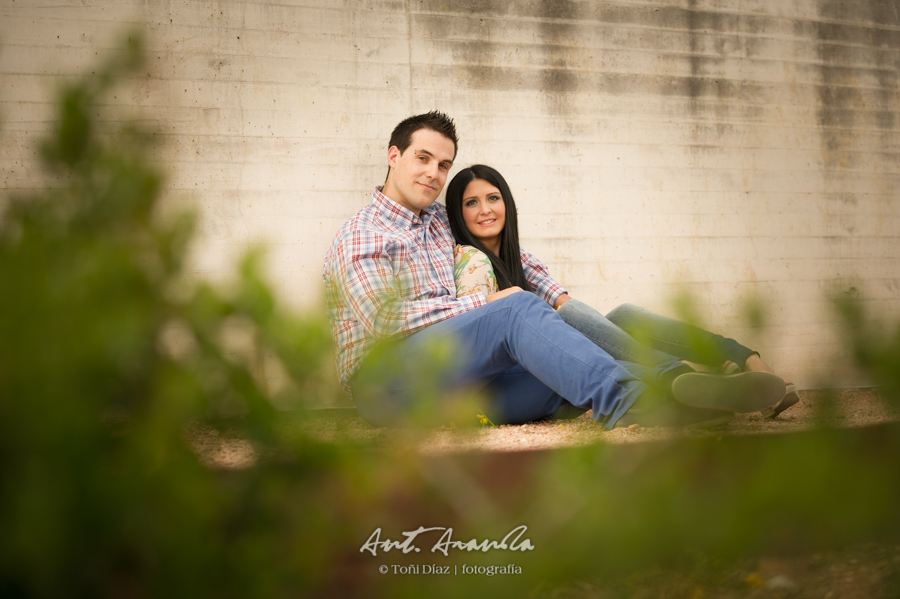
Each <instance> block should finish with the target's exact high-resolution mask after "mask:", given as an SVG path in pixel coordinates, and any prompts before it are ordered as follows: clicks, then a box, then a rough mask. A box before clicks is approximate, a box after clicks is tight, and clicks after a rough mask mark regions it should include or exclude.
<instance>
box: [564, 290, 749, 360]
mask: <svg viewBox="0 0 900 599" xmlns="http://www.w3.org/2000/svg"><path fill="white" fill-rule="evenodd" d="M557 313H558V314H559V315H560V316H561V317H562V319H563V320H564V321H565V322H566V323H567V324H568V325H569V326H571V327H572V328H574V329H576V330H578V331H580V332H581V333H582V334H583V335H584V336H585V337H587V338H588V339H590V340H591V341H593V342H594V343H595V344H596V345H597V346H599V347H601V348H603V349H604V350H605V351H606V352H607V353H609V355H611V356H612V357H613V358H615V359H616V360H624V361H627V362H634V363H636V364H642V365H644V366H649V367H657V366H660V365H663V364H668V363H671V362H672V360H689V361H691V362H697V363H699V364H706V365H709V366H721V365H722V363H724V362H725V360H731V361H732V362H734V363H735V364H737V365H739V366H741V367H743V365H744V362H746V361H747V358H749V357H750V356H751V355H753V354H757V352H755V351H753V350H752V349H749V348H746V347H744V346H743V345H741V344H740V343H738V342H737V341H735V340H734V339H729V338H727V337H723V336H721V335H716V334H714V333H710V332H709V331H705V330H703V329H701V328H699V327H695V326H693V325H690V324H687V323H684V322H681V321H678V320H675V319H674V318H668V317H666V316H661V315H659V314H655V313H653V312H651V311H649V310H645V309H644V308H640V307H638V306H635V305H632V304H622V305H621V306H619V307H618V308H616V309H614V310H613V311H612V312H610V313H609V314H607V315H606V316H603V315H602V314H600V312H598V311H597V310H595V309H593V308H591V307H590V306H588V305H587V304H585V303H582V302H580V301H578V300H576V299H570V300H569V301H567V302H566V303H564V304H563V305H562V306H560V307H559V309H558V310H557ZM757 355H758V354H757Z"/></svg>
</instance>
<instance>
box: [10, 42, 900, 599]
mask: <svg viewBox="0 0 900 599" xmlns="http://www.w3.org/2000/svg"><path fill="white" fill-rule="evenodd" d="M141 56H142V53H141V44H140V39H139V37H138V36H134V35H133V36H132V38H131V41H130V43H129V44H128V46H127V51H123V52H121V53H120V54H118V55H117V56H116V57H115V58H114V59H113V60H112V61H111V62H110V63H108V64H106V65H105V66H103V67H102V68H100V69H98V70H97V73H98V74H97V75H96V76H93V77H88V78H86V79H84V80H81V81H79V82H77V83H75V84H73V85H71V86H70V87H68V88H66V89H65V90H64V91H63V98H62V100H61V102H60V103H59V107H60V111H61V112H60V116H59V126H58V128H57V129H56V131H55V132H54V135H53V137H52V138H51V139H49V140H48V141H47V143H46V144H45V146H44V152H43V156H44V160H45V165H46V166H47V168H48V170H49V171H50V172H51V173H52V176H53V177H54V180H56V181H60V180H61V181H63V182H64V183H63V184H61V185H58V186H56V187H55V188H54V187H52V186H51V185H49V184H48V185H47V186H46V189H43V190H40V191H37V192H35V193H32V194H29V195H28V196H27V197H18V198H14V199H11V200H10V202H9V205H8V209H7V210H6V212H5V213H4V215H3V216H2V220H0V281H2V284H3V291H2V293H0V530H2V539H3V540H2V542H0V596H2V597H53V598H56V597H167V598H168V597H180V596H185V597H188V596H189V597H239V598H244V597H266V598H271V597H301V596H303V597H306V596H325V597H340V596H366V597H421V596H423V595H427V596H430V597H453V596H460V595H464V594H468V595H472V594H477V595H483V594H488V593H493V594H497V595H498V596H524V595H526V594H527V593H529V592H531V591H533V590H534V589H536V588H543V589H545V590H546V589H547V588H548V586H547V585H550V588H552V585H554V584H562V583H564V582H566V581H568V580H571V579H572V578H573V577H579V576H596V575H603V576H625V575H627V574H628V573H630V572H632V571H633V570H634V569H636V568H641V567H648V566H652V565H654V564H672V563H674V564H677V563H679V562H680V561H683V560H684V559H685V556H690V555H694V554H695V553H694V552H705V553H707V554H710V555H716V556H724V557H728V556H737V555H746V554H752V553H756V554H759V553H766V552H768V553H771V552H778V551H787V552H789V551H800V550H810V549H815V548H820V547H825V546H833V545H836V544H842V543H848V542H855V541H859V540H873V539H874V540H880V539H888V540H894V541H896V540H897V539H898V538H900V519H898V518H897V516H896V514H895V511H896V505H897V500H898V496H900V474H898V471H897V469H896V466H895V463H896V456H897V454H898V452H900V442H898V439H900V436H898V434H897V427H896V426H893V425H892V426H885V427H880V428H878V429H874V430H871V431H865V430H864V431H818V432H815V433H809V434H803V435H785V436H779V437H777V438H773V437H770V438H754V439H750V438H744V439H729V438H724V439H717V438H714V437H709V438H702V439H681V440H675V441H669V442H665V443H645V444H640V446H638V447H608V446H602V445H599V446H593V447H584V448H577V449H568V450H562V451H557V452H552V453H540V452H531V453H520V454H509V455H490V454H487V455H484V454H482V455H461V456H443V457H441V456H437V457H423V456H422V455H420V454H419V453H418V452H416V451H412V450H410V449H411V448H410V447H408V446H404V445H402V444H401V445H400V446H399V449H392V448H391V447H378V448H371V447H369V448H366V447H354V446H332V445H322V444H317V443H314V442H311V441H309V440H308V439H306V438H305V437H303V436H302V435H300V434H288V433H287V432H286V431H287V430H288V428H289V427H284V426H280V425H278V424H279V421H280V420H283V417H280V416H279V414H278V413H276V412H275V411H274V410H273V408H272V406H271V403H270V402H269V400H268V399H267V397H266V393H265V392H264V389H263V388H262V385H261V381H260V380H258V377H257V376H255V375H254V371H253V362H254V355H258V352H271V354H272V355H274V356H277V357H278V359H279V361H280V363H281V366H282V368H283V369H284V370H285V372H287V373H288V375H289V376H290V377H291V379H292V380H293V381H294V387H293V389H295V392H299V390H301V389H304V388H306V387H307V386H308V383H309V380H310V379H311V378H314V377H315V376H316V375H317V373H318V372H320V371H321V369H322V363H323V360H325V361H328V362H329V363H330V361H331V358H332V354H331V351H330V338H329V334H328V331H327V327H326V325H325V323H324V322H323V321H322V320H319V319H315V318H311V319H298V318H296V317H293V316H291V315H289V314H287V313H285V312H284V311H283V310H281V309H280V308H278V306H277V305H276V302H275V300H274V297H273V295H272V293H271V292H270V290H269V288H268V286H267V285H266V284H265V282H264V281H263V279H262V277H261V275H260V260H261V256H260V254H259V253H258V252H257V253H251V254H250V255H249V256H248V257H247V258H246V259H245V260H244V262H243V263H242V264H241V266H240V269H239V276H238V277H237V282H236V283H235V284H234V285H233V287H231V288H229V290H227V291H223V290H221V289H218V288H215V287H213V286H211V285H208V284H202V283H197V284H193V283H190V281H189V279H188V278H187V277H186V275H185V272H184V256H185V253H186V250H187V248H188V244H189V243H190V241H191V238H192V234H193V231H194V219H193V218H192V217H190V216H187V215H182V216H178V217H174V218H170V219H166V218H162V217H160V216H159V214H158V210H157V208H158V203H159V201H158V200H159V197H160V191H161V185H162V179H161V176H160V174H159V173H158V172H157V171H156V170H155V169H154V168H152V167H151V166H150V162H149V160H148V158H147V148H148V147H149V146H151V145H152V144H153V143H154V138H153V136H152V135H148V134H147V133H145V132H141V131H138V130H137V129H136V128H134V127H130V126H129V127H125V128H123V129H121V130H118V131H106V130H102V128H101V126H100V123H98V121H96V120H95V119H94V118H92V115H95V114H96V105H97V103H98V101H100V100H101V98H102V97H103V94H105V93H107V92H108V91H109V89H110V87H111V86H112V85H114V84H116V81H117V80H118V78H119V77H121V76H122V75H126V74H127V73H129V70H130V69H133V68H135V67H136V66H138V65H139V64H140V61H141ZM843 309H844V313H845V316H846V318H847V320H848V322H850V323H854V322H856V321H857V319H858V320H859V322H860V323H861V322H863V320H864V318H863V316H862V314H861V312H860V311H859V309H858V306H857V307H854V306H853V305H851V304H847V305H845V306H844V307H843ZM236 321H237V322H240V323H241V326H243V327H244V328H248V329H249V330H251V331H252V335H251V336H252V339H253V345H254V348H255V350H254V351H255V352H256V354H254V352H250V353H249V354H246V355H245V354H241V353H239V352H238V353H234V352H231V351H229V350H226V349H225V347H224V344H223V338H224V337H226V336H227V334H226V329H228V327H229V326H231V325H232V324H233V323H234V322H236ZM172 327H175V328H177V329H178V330H180V331H182V332H184V333H185V334H186V335H187V336H188V337H189V338H190V339H191V347H192V350H191V351H190V352H187V353H184V354H183V355H178V356H175V355H173V354H172V352H171V351H170V350H169V348H168V347H167V344H166V341H165V339H166V335H167V331H169V330H170V329H171V328H172ZM853 330H858V331H864V329H862V328H861V326H856V327H855V328H854V329H853ZM860 335H861V336H860V337H859V338H855V337H854V339H855V340H856V342H857V347H859V348H861V349H859V350H858V352H859V353H858V355H859V357H860V360H861V361H862V363H863V364H864V365H866V367H868V368H871V369H872V371H873V372H875V373H882V374H883V378H882V379H880V380H885V381H894V382H896V376H897V374H896V373H897V372H900V368H897V367H896V359H897V358H896V356H898V355H900V351H898V347H897V343H898V341H897V340H898V339H900V335H895V336H889V335H886V334H884V333H883V331H882V332H881V333H880V335H881V336H879V337H876V338H875V341H874V342H873V341H872V338H870V337H869V336H868V335H870V332H865V331H864V332H862V333H860ZM438 357H440V356H438ZM891 360H893V361H891ZM882 374H879V376H882ZM891 377H893V378H891ZM423 384H424V383H423ZM437 392H438V391H435V393H437ZM223 406H229V407H233V406H239V407H240V409H241V413H242V414H243V415H244V416H243V417H242V419H241V420H240V427H241V435H242V436H243V437H244V438H247V439H250V440H251V441H252V442H253V443H254V448H255V451H256V455H257V456H258V459H257V461H256V463H255V464H254V465H252V466H251V467H247V468H243V469H241V470H234V471H224V470H218V469H214V468H209V467H206V466H204V465H202V464H201V463H200V462H199V460H198V458H197V456H196V455H194V454H193V453H192V452H191V451H190V450H189V448H188V445H187V444H186V443H185V425H186V424H188V423H191V422H194V421H196V420H198V419H203V418H205V417H208V416H210V415H215V414H217V413H219V412H220V411H221V409H222V407H223ZM522 524H524V525H527V526H528V527H529V530H528V535H527V536H528V538H529V539H530V540H531V542H532V543H533V545H534V547H535V549H534V550H533V551H529V552H525V553H510V552H503V551H492V552H486V553H481V552H474V553H470V552H465V551H460V550H457V551H451V555H450V556H449V557H444V556H442V555H440V554H436V553H433V552H431V551H430V548H431V546H432V545H433V543H434V542H436V541H437V538H438V536H439V535H432V536H430V537H428V538H427V539H425V538H423V540H422V542H420V543H418V544H419V546H420V547H421V548H422V551H421V553H410V554H408V555H404V554H402V553H400V552H399V551H396V550H395V551H393V552H390V553H385V552H383V551H382V552H379V555H378V556H371V555H369V554H368V553H361V552H360V547H361V546H362V544H363V543H364V542H365V541H366V539H368V538H369V537H370V535H371V534H372V532H373V531H374V530H375V529H376V528H382V529H383V531H384V533H383V538H391V539H393V540H402V536H401V535H402V533H403V532H405V531H413V530H415V529H417V528H418V527H419V526H426V527H431V526H438V527H453V528H454V535H453V538H454V540H461V541H468V540H470V539H473V538H476V539H478V540H479V541H481V540H484V539H491V540H499V539H502V538H503V536H504V535H505V534H506V533H508V532H509V531H510V530H512V529H513V528H515V527H516V526H519V525H522ZM406 563H422V564H432V563H436V564H440V565H450V566H453V565H457V566H459V565H461V564H468V565H473V564H482V565H506V564H509V563H514V564H517V565H518V566H520V567H521V568H522V571H523V573H522V574H521V575H503V576H500V575H498V576H495V577H487V576H477V575H470V576H441V577H439V578H438V577H435V576H398V575H393V574H387V575H383V574H380V573H379V571H378V567H379V566H381V565H389V566H392V565H394V564H406Z"/></svg>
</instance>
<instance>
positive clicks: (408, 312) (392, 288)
mask: <svg viewBox="0 0 900 599" xmlns="http://www.w3.org/2000/svg"><path fill="white" fill-rule="evenodd" d="M336 259H337V260H336V262H337V264H336V266H337V269H336V270H337V272H335V273H334V275H335V276H334V278H335V283H336V284H337V286H338V287H339V288H340V287H343V289H342V290H341V289H338V290H336V291H335V292H337V293H342V295H343V296H344V301H345V302H346V304H347V305H348V306H349V308H350V309H351V311H352V312H353V314H354V316H355V317H356V319H357V321H358V322H359V323H360V324H361V325H362V326H363V327H364V328H365V329H366V331H368V332H369V333H370V334H371V335H373V336H375V337H377V338H381V339H388V338H392V337H405V336H407V335H411V334H412V333H415V332H417V331H419V330H421V329H423V328H425V327H427V326H429V325H432V324H435V323H437V322H440V321H442V320H444V319H446V318H450V317H452V316H457V315H458V314H462V313H463V312H467V311H469V310H472V309H474V308H477V307H479V306H482V305H484V304H485V303H487V300H486V299H485V297H484V295H483V294H481V293H478V294H474V295H468V296H465V297H461V298H458V299H457V298H456V296H455V295H444V296H440V297H437V298H423V299H417V298H416V299H409V298H403V297H401V293H400V285H399V284H398V282H397V278H396V276H395V274H394V268H395V267H396V265H395V263H394V262H395V260H398V259H399V260H402V257H399V258H398V257H397V256H392V255H391V252H390V251H389V248H388V244H387V241H386V239H385V238H384V236H382V235H380V234H378V233H375V232H371V231H361V230H356V231H353V232H351V233H350V234H349V235H348V236H346V237H345V238H344V240H343V243H342V244H340V247H339V248H338V251H337V256H336Z"/></svg>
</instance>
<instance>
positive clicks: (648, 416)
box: [616, 402, 734, 431]
mask: <svg viewBox="0 0 900 599" xmlns="http://www.w3.org/2000/svg"><path fill="white" fill-rule="evenodd" d="M732 420H734V413H733V412H723V411H722V410H704V409H701V408H692V407H691V406H685V405H681V404H679V403H675V402H667V403H665V404H662V405H659V406H655V407H653V409H649V410H640V411H637V410H628V411H627V412H625V414H624V415H623V416H622V417H621V418H619V420H618V421H617V422H616V427H628V426H630V425H632V424H637V425H640V426H672V427H681V428H683V429H684V430H685V431H695V430H703V429H714V428H719V427H723V426H725V425H726V424H728V423H729V422H731V421H732Z"/></svg>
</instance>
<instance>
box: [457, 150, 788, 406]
mask: <svg viewBox="0 0 900 599" xmlns="http://www.w3.org/2000/svg"><path fill="white" fill-rule="evenodd" d="M446 203H447V214H448V216H449V219H450V228H451V230H452V231H453V236H454V237H455V238H456V242H457V244H459V245H457V246H456V249H455V255H456V269H455V272H454V274H455V276H456V282H457V295H459V296H462V295H467V294H470V293H477V292H482V293H484V294H485V295H490V294H491V293H494V292H496V291H498V290H502V289H506V288H508V287H520V288H522V289H524V290H526V291H532V290H534V289H535V287H536V286H538V285H547V284H548V281H549V282H550V283H552V284H555V283H554V282H553V281H552V279H550V277H549V273H548V272H547V270H546V267H545V266H544V265H543V264H541V263H540V261H538V260H537V259H536V258H534V257H533V256H531V254H528V253H527V252H525V251H523V250H522V249H521V248H520V247H519V230H518V219H517V213H516V204H515V201H514V200H513V196H512V192H511V191H510V189H509V185H507V183H506V180H505V179H504V178H503V176H502V175H501V174H500V173H498V172H497V171H496V170H495V169H493V168H491V167H489V166H484V165H480V164H476V165H473V166H471V167H469V168H466V169H463V170H462V171H460V172H459V173H457V175H456V176H455V177H453V180H452V181H450V184H449V185H448V186H447V198H446ZM523 263H524V264H525V267H523ZM553 307H554V308H556V310H557V312H558V313H559V315H560V316H561V317H562V319H563V320H564V321H566V323H568V324H569V325H570V326H572V327H573V328H575V329H577V330H579V331H580V332H581V333H583V334H584V335H585V336H586V337H588V338H589V339H590V340H591V341H593V342H594V343H595V344H597V345H598V346H600V347H601V348H603V349H604V350H605V351H606V352H607V353H609V354H610V355H611V356H612V357H613V358H615V359H616V360H625V361H628V362H634V363H637V364H643V365H645V366H658V365H661V364H665V363H668V362H672V361H673V360H681V361H682V362H685V363H686V364H688V365H689V366H691V367H692V368H694V369H695V370H706V371H710V370H712V371H719V372H721V373H723V374H733V373H737V372H741V371H763V372H771V373H774V371H773V370H772V369H771V368H770V367H769V366H768V365H767V364H766V363H765V362H763V361H762V359H761V358H760V357H759V353H758V352H755V351H753V350H751V349H749V348H746V347H744V346H743V345H741V344H740V343H738V342H737V341H735V340H734V339H728V338H726V337H722V336H721V335H716V334H713V333H710V332H708V331H704V330H703V329H700V328H698V327H695V326H693V325H689V324H686V323H683V322H680V321H677V320H674V319H672V318H668V317H665V316H661V315H659V314H655V313H653V312H650V311H649V310H644V309H643V308H639V307H637V306H634V305H631V304H624V305H622V306H619V307H618V308H616V309H614V310H613V311H612V312H610V313H609V314H607V315H606V316H605V317H604V316H603V315H602V314H600V313H599V312H597V311H596V310H594V309H593V308H591V307H590V306H588V305H586V304H583V303H581V302H579V301H578V300H575V299H572V298H570V297H569V295H568V294H567V293H563V294H562V295H560V296H559V298H558V299H557V300H556V305H554V306H553ZM785 384H786V390H785V395H784V397H783V398H782V399H781V401H780V402H778V403H777V404H776V405H774V406H772V407H771V408H768V409H767V410H765V411H764V412H763V415H764V416H766V417H768V418H773V417H775V416H777V415H778V414H780V413H781V412H783V411H784V410H786V409H787V408H789V407H791V406H792V405H794V404H795V403H797V401H799V399H800V396H799V395H798V394H797V388H796V386H795V385H794V384H793V383H791V382H789V381H785Z"/></svg>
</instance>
